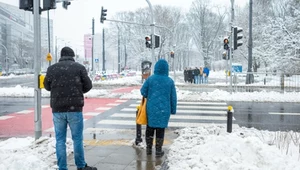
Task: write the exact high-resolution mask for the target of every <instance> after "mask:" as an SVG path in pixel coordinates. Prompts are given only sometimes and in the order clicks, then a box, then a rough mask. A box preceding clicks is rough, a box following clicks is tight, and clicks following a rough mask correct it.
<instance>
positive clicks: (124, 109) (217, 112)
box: [121, 108, 227, 114]
mask: <svg viewBox="0 0 300 170" xmlns="http://www.w3.org/2000/svg"><path fill="white" fill-rule="evenodd" d="M121 111H122V112H133V113H135V112H136V108H123V109H121ZM176 113H179V114H180V113H184V114H186V113H189V114H197V113H203V114H227V111H225V110H224V111H217V110H177V112H176Z"/></svg>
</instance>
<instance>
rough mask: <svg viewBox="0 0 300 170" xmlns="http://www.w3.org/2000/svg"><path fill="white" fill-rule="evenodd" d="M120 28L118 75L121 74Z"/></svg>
mask: <svg viewBox="0 0 300 170" xmlns="http://www.w3.org/2000/svg"><path fill="white" fill-rule="evenodd" d="M120 48H121V47H120V28H119V27H118V73H120V72H121V49H120Z"/></svg>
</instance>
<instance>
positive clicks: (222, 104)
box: [132, 100, 227, 109]
mask: <svg viewBox="0 0 300 170" xmlns="http://www.w3.org/2000/svg"><path fill="white" fill-rule="evenodd" d="M136 103H138V104H139V103H141V101H139V100H138V101H136ZM138 104H132V105H134V106H137V105H138ZM180 104H183V105H216V106H220V105H221V106H227V103H225V102H192V101H191V102H188V101H187V102H180V101H178V102H177V105H180ZM226 109H227V108H226Z"/></svg>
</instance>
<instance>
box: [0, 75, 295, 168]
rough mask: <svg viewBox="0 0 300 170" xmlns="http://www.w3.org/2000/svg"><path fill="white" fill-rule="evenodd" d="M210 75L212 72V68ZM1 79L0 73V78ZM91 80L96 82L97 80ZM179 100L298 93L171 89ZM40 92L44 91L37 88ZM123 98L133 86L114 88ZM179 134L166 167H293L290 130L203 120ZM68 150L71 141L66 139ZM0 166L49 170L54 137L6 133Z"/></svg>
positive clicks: (279, 97) (0, 92)
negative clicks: (202, 123)
mask: <svg viewBox="0 0 300 170" xmlns="http://www.w3.org/2000/svg"><path fill="white" fill-rule="evenodd" d="M212 75H213V74H212ZM0 81H1V78H0ZM139 81H140V76H136V77H127V78H122V79H117V80H109V81H103V82H97V83H98V84H101V83H103V84H119V85H123V86H126V85H128V84H130V85H140V83H139ZM97 83H96V84H97ZM110 91H111V89H106V90H101V89H93V90H91V91H90V92H89V93H87V94H86V97H115V96H114V95H112V94H111V93H110ZM177 93H178V99H179V100H194V101H195V100H196V101H201V100H209V101H260V102H299V101H300V98H299V93H296V92H292V93H284V94H281V93H277V92H255V93H233V94H230V93H228V92H226V91H222V90H215V91H213V92H202V93H199V92H191V91H186V90H180V89H177ZM42 95H43V96H44V97H49V92H47V91H45V90H42ZM0 96H4V97H7V96H14V97H33V96H34V90H33V88H28V87H22V86H20V85H16V87H13V88H0ZM119 96H121V97H120V98H123V99H140V98H141V96H140V93H139V90H133V91H132V92H131V93H130V94H126V95H125V94H123V95H122V94H121V95H120V94H119ZM178 133H179V134H180V136H179V137H178V138H177V139H176V140H175V141H174V143H173V144H172V146H171V147H170V151H169V154H168V157H167V158H168V165H169V167H170V170H202V169H203V170H221V169H222V170H269V169H270V170H298V169H299V167H300V160H299V145H300V144H299V139H300V135H299V133H296V132H268V131H259V130H256V129H253V128H252V129H248V128H243V127H236V128H234V130H233V132H232V133H230V134H229V133H226V128H225V127H222V126H215V125H210V126H203V127H198V128H185V129H182V130H178ZM67 145H68V151H69V153H70V152H71V150H72V142H71V141H70V140H68V143H67ZM0 160H1V161H0V169H5V170H52V169H54V162H55V140H54V138H41V139H39V140H38V141H35V140H34V139H33V138H31V137H27V138H10V139H8V140H5V141H2V142H0Z"/></svg>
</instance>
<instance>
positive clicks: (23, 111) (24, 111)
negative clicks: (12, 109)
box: [17, 110, 34, 114]
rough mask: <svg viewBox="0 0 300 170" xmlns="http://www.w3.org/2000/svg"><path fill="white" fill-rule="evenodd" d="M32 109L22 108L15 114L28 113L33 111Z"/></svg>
mask: <svg viewBox="0 0 300 170" xmlns="http://www.w3.org/2000/svg"><path fill="white" fill-rule="evenodd" d="M33 112H34V111H33V110H22V111H20V112H17V114H28V113H33Z"/></svg>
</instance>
